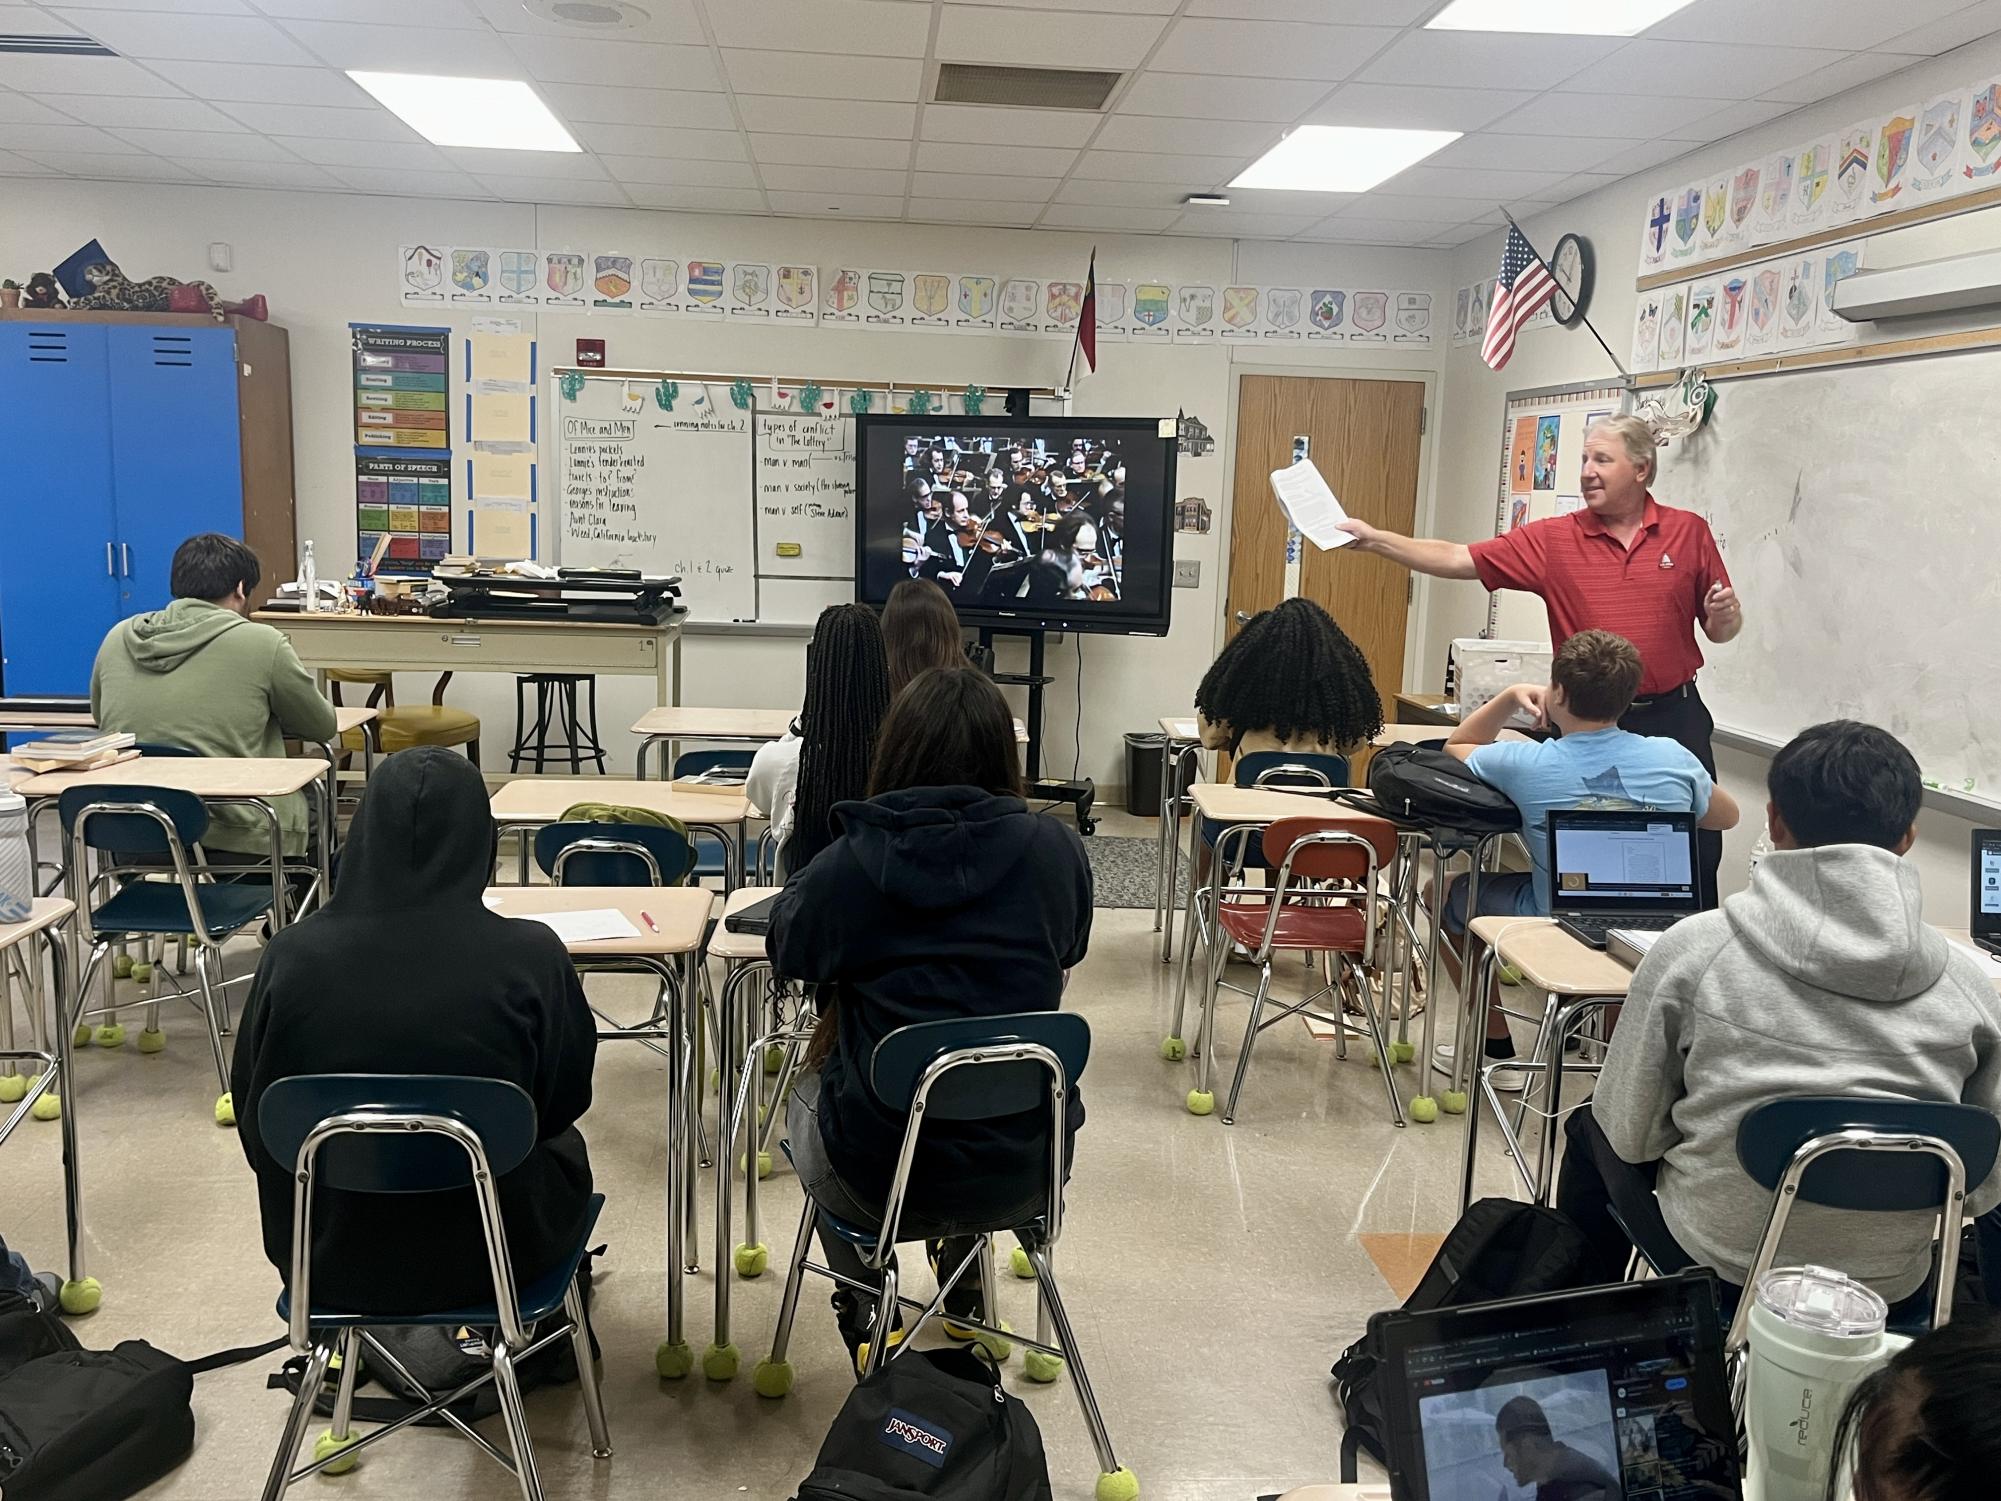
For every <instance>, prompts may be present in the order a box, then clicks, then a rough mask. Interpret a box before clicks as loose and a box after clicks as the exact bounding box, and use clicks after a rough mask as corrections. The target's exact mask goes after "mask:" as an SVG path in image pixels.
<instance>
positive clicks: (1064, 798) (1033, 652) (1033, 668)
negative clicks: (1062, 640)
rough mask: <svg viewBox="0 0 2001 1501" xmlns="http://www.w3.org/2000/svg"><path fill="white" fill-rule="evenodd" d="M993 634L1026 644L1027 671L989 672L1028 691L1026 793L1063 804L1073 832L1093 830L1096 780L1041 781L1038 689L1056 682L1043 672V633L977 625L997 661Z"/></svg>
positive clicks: (982, 641)
mask: <svg viewBox="0 0 2001 1501" xmlns="http://www.w3.org/2000/svg"><path fill="white" fill-rule="evenodd" d="M996 636H1016V637H1019V638H1020V639H1022V640H1024V641H1026V642H1027V643H1028V671H1027V672H1000V671H997V670H996V671H994V673H993V680H994V681H995V682H996V683H1001V684H1004V685H1006V686H1010V687H1022V688H1026V689H1027V690H1028V796H1029V798H1030V800H1031V801H1036V802H1047V803H1067V804H1068V805H1069V806H1070V808H1071V810H1072V811H1073V812H1074V813H1075V814H1076V815H1077V832H1078V833H1080V834H1090V833H1093V832H1095V831H1096V829H1097V827H1098V821H1097V819H1095V818H1093V817H1092V816H1091V804H1092V803H1093V802H1095V801H1096V800H1097V796H1098V786H1097V783H1095V782H1093V781H1092V780H1091V779H1090V778H1089V777H1084V778H1081V779H1080V780H1077V781H1063V780H1053V781H1051V780H1044V778H1043V775H1042V690H1043V689H1044V688H1046V687H1047V686H1048V685H1049V684H1051V683H1053V682H1055V681H1056V679H1055V678H1053V677H1051V676H1049V675H1048V674H1047V673H1045V672H1044V671H1043V633H1042V632H1041V631H1010V630H1001V629H997V628H995V627H992V626H981V627H980V646H981V648H982V649H983V650H984V651H985V652H986V653H987V656H988V658H989V660H996V661H997V659H995V658H994V657H993V645H994V637H996Z"/></svg>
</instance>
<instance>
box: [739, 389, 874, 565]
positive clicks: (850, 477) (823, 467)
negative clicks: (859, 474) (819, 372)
mask: <svg viewBox="0 0 2001 1501" xmlns="http://www.w3.org/2000/svg"><path fill="white" fill-rule="evenodd" d="M756 505H757V545H758V559H757V572H758V574H759V575H760V576H762V577H765V578H773V577H777V578H802V579H819V580H822V581H828V582H832V581H839V582H844V583H845V582H852V580H853V579H854V574H855V424H854V419H853V418H851V417H844V416H843V417H836V416H834V415H832V414H830V413H806V412H759V413H758V414H757V492H756Z"/></svg>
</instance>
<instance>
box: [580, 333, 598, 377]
mask: <svg viewBox="0 0 2001 1501" xmlns="http://www.w3.org/2000/svg"><path fill="white" fill-rule="evenodd" d="M577 363H578V364H579V365H586V366H589V367H590V368H591V369H593V370H602V369H604V340H603V339H579V340H577Z"/></svg>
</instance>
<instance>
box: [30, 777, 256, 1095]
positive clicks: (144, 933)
mask: <svg viewBox="0 0 2001 1501" xmlns="http://www.w3.org/2000/svg"><path fill="white" fill-rule="evenodd" d="M56 807H57V811H58V813H59V814H60V816H61V819H62V827H63V834H64V836H65V837H66V838H67V839H68V840H69V843H70V859H69V874H70V881H71V889H72V893H73V895H74V897H75V900H76V904H77V908H78V910H79V911H80V912H82V913H84V914H85V916H84V919H83V922H82V925H81V927H80V929H79V932H80V933H81V935H82V936H83V937H85V938H87V939H88V940H89V941H90V945H91V949H90V957H89V959H88V960H86V961H85V963H84V965H83V968H82V972H81V974H80V975H79V976H78V979H77V987H76V994H77V1009H76V1014H75V1015H74V1016H73V1017H72V1018H70V1020H69V1022H68V1023H67V1025H70V1026H75V1025H76V1024H78V1023H80V1022H81V1021H83V1020H84V1018H85V1017H87V1016H91V1015H98V1014H102V1013H105V1012H109V1011H110V1010H111V1008H110V1006H109V1005H106V1006H102V1007H99V1008H97V1010H96V1011H92V1010H89V1009H87V1008H86V1004H85V1001H84V997H86V996H88V995H89V994H90V982H91V980H92V978H93V977H94V976H95V974H96V972H97V969H98V966H99V965H101V964H102V963H103V962H104V958H105V956H106V954H108V953H109V952H110V951H111V948H112V946H113V945H114V944H115V943H122V942H125V941H128V940H130V939H133V938H141V939H144V938H185V939H192V940H193V941H194V945H195V980H196V985H197V989H198V992H199V996H200V999H199V1001H198V1002H197V1004H198V1006H199V1008H200V1010H201V1012H202V1016H203V1019H204V1020H205V1021H206V1022H207V1023H208V1040H209V1046H210V1047H211V1048H212V1049H213V1050H214V1052H215V1072H216V1077H217V1078H218V1079H220V1080H221V1082H222V1093H221V1095H220V1096H219V1097H218V1098H217V1100H216V1104H215V1118H216V1121H217V1123H218V1124H220V1125H225V1126H231V1125H234V1124H235V1123H236V1112H235V1108H234V1105H233V1103H232V1101H231V1100H230V1097H229V1058H228V1055H227V1054H226V1053H225V1052H224V1051H223V1046H222V1038H223V1034H224V1033H225V1032H226V1031H227V1030H228V1023H227V1021H226V1020H225V1019H224V1018H225V1013H224V1011H223V1009H222V1002H221V1000H220V998H219V996H218V994H217V991H218V989H219V983H218V978H217V976H218V973H219V967H220V965H221V962H222V946H223V944H224V943H226V942H227V941H228V940H229V939H230V938H232V937H233V936H235V935H236V934H237V933H239V932H241V931H242V930H243V929H244V928H246V927H248V926H249V925H250V924H251V923H254V922H258V921H260V920H262V919H263V918H265V917H268V916H269V915H270V913H271V908H272V889H271V883H270V881H268V880H262V881H260V880H256V879H254V878H253V879H233V880H230V881H227V882H222V883H216V882H211V881H203V880H201V879H199V875H200V872H201V867H200V866H199V865H198V864H197V863H196V862H195V861H194V860H192V859H191V858H190V856H189V853H188V852H189V850H191V849H192V848H193V847H194V846H195V845H197V844H199V843H200V842H201V838H202V836H203V835H204V834H206V833H207V832H208V808H207V807H206V806H205V805H204V804H203V803H202V800H201V799H200V798H198V797H196V796H195V795H194V794H193V793H192V792H182V791H180V790H178V789H176V788H172V787H146V786H136V785H135V786H113V785H105V784H102V783H99V784H94V785H85V786H80V787H70V788H66V789H64V791H63V794H62V796H61V797H60V798H59V799H58V800H57V804H56ZM92 851H96V852H97V853H98V854H99V856H100V862H99V870H98V874H97V877H96V879H95V880H93V879H91V877H90V875H89V869H90V866H89V858H90V854H91V852H92ZM162 857H164V860H165V864H159V863H151V864H146V865H134V864H133V863H132V862H134V861H152V862H157V861H159V860H160V859H161V858H162ZM232 874H235V873H234V872H232ZM134 875H138V876H154V877H159V876H167V875H171V877H172V879H171V881H168V880H158V879H154V880H130V879H125V880H123V884H119V883H120V881H121V878H124V877H130V876H134ZM107 886H108V887H111V888H113V889H112V890H111V892H110V895H109V896H108V898H107V899H106V900H104V901H102V902H99V901H97V900H96V894H97V891H98V889H99V888H100V887H107ZM157 1035H158V1034H157V1031H156V1030H152V1029H149V1031H148V1032H147V1033H146V1034H144V1035H142V1036H141V1038H140V1046H141V1047H142V1048H147V1038H148V1037H157ZM148 1050H149V1051H151V1049H150V1048H149V1049H148Z"/></svg>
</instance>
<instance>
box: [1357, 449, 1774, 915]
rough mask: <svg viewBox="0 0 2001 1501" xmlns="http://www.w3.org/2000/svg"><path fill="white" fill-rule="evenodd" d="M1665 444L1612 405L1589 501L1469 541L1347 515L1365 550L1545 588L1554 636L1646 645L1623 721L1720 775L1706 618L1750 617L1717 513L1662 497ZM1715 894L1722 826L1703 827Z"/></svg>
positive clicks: (1594, 454)
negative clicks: (1653, 487)
mask: <svg viewBox="0 0 2001 1501" xmlns="http://www.w3.org/2000/svg"><path fill="white" fill-rule="evenodd" d="M1657 452H1658V450H1657V448H1656V445H1655V443H1654V435H1653V431H1652V429H1650V428H1649V427H1648V426H1647V425H1646V423H1644V422H1642V421H1641V420H1640V419H1639V418H1637V417H1629V416H1620V417H1601V418H1600V419H1599V420H1598V421H1596V422H1594V423H1592V424H1591V426H1590V428H1589V429H1588V430H1587V431H1586V432H1585V434H1584V474H1583V478H1582V481H1581V487H1582V489H1583V492H1584V509H1583V510H1581V511H1573V512H1572V513H1570V514H1569V515H1568V516H1552V517H1548V518H1546V519H1545V520H1542V521H1531V522H1529V523H1528V524H1527V525H1525V526H1518V527H1515V528H1514V529H1513V530H1511V531H1507V532H1504V533H1502V534H1501V535H1500V536H1498V537H1489V538H1486V539H1484V540H1482V541H1479V542H1475V543H1472V544H1470V545H1468V544H1466V543H1463V542H1443V541H1438V540H1436V539H1432V538H1415V537H1404V536H1399V535H1398V534H1396V533H1395V532H1385V531H1380V530H1378V529H1377V528H1375V527H1372V526H1370V525H1369V524H1368V523H1367V522H1364V521H1357V520H1355V519H1353V518H1352V517H1351V518H1350V519H1349V520H1347V521H1344V522H1342V523H1341V525H1342V526H1343V527H1344V528H1346V529H1347V530H1348V531H1350V532H1353V533H1354V535H1355V545H1356V546H1358V547H1360V548H1361V549H1362V550H1363V551H1364V552H1372V553H1377V554H1380V555H1381V556H1383V557H1386V558H1388V559H1390V560H1391V561H1392V562H1395V563H1401V564H1402V565H1403V566H1404V567H1406V568H1411V569H1415V570H1416V571H1417V572H1419V573H1428V574H1431V575H1433V576H1434V577H1437V578H1447V579H1478V580H1479V581H1480V582H1481V583H1482V584H1484V585H1486V586H1487V588H1489V589H1521V590H1525V591H1526V592H1528V593H1530V594H1539V595H1541V596H1542V600H1543V603H1544V605H1545V606H1546V607H1547V608H1548V610H1549V637H1550V640H1551V641H1552V642H1553V643H1555V644H1557V645H1559V646H1560V645H1562V644H1563V642H1565V641H1567V640H1569V639H1570V637H1572V636H1573V635H1575V634H1576V633H1577V632H1579V631H1582V630H1589V629H1598V630H1606V631H1612V632H1615V633H1617V634H1618V635H1621V636H1624V637H1625V638H1626V639H1627V640H1628V641H1631V642H1632V643H1633V645H1634V646H1636V647H1638V648H1639V652H1640V661H1641V662H1642V664H1644V668H1645V671H1644V674H1643V676H1642V677H1641V679H1640V696H1639V697H1638V698H1637V699H1635V700H1634V701H1633V707H1632V708H1631V710H1629V711H1628V712H1627V714H1626V717H1625V718H1623V719H1622V720H1620V721H1619V724H1620V727H1621V728H1622V729H1627V730H1631V731H1632V732H1633V733H1634V734H1637V735H1665V736H1666V737H1668V738H1669V739H1671V740H1678V741H1680V742H1681V743H1682V744H1683V745H1685V746H1687V747H1688V748H1689V750H1691V751H1692V752H1694V754H1695V756H1696V758H1697V759H1698V760H1699V761H1701V762H1702V764H1703V766H1704V767H1705V768H1706V769H1707V770H1708V772H1709V774H1710V775H1711V776H1712V777H1713V776H1715V775H1716V752H1715V751H1714V749H1712V748H1711V746H1710V735H1711V734H1712V733H1713V732H1714V730H1715V728H1716V722H1715V721H1714V720H1713V719H1711V718H1710V717H1709V710H1708V709H1707V708H1705V707H1704V706H1703V702H1702V696H1701V694H1699V693H1697V692H1696V688H1695V674H1696V670H1697V669H1698V668H1700V667H1701V666H1702V651H1701V648H1699V647H1698V646H1697V645H1696V641H1695V628H1696V627H1697V626H1698V625H1699V626H1701V627H1702V633H1703V634H1704V635H1705V636H1707V637H1708V638H1709V639H1710V640H1711V641H1715V642H1719V643H1720V642H1724V641H1728V640H1730V639H1731V638H1732V637H1734V636H1735V635H1736V634H1737V633H1738V632H1739V631H1740V630H1742V629H1743V628H1744V612H1743V608H1742V607H1741V606H1740V605H1739V604H1738V602H1737V593H1736V591H1735V590H1734V589H1732V588H1731V586H1730V575H1729V574H1728V573H1727V572H1726V571H1725V570H1724V567H1723V558H1722V556H1721V555H1720V554H1719V553H1718V552H1717V550H1716V539H1715V538H1714V537H1713V536H1711V535H1710V531H1709V524H1708V523H1707V522H1705V521H1704V520H1703V519H1702V518H1701V517H1700V516H1698V515H1696V514H1695V513H1694V512H1693V511H1678V510H1676V509H1674V508H1673V507H1672V506H1664V505H1660V504H1658V503H1657V502H1656V501H1655V500H1654V498H1653V496H1652V495H1651V494H1649V493H1648V491H1647V486H1648V485H1649V484H1651V483H1652V482H1653V478H1654V471H1655V468H1656V454H1657ZM1701 841H1702V844H1701V854H1702V863H1703V866H1704V869H1705V875H1706V880H1707V885H1706V887H1705V897H1706V901H1707V903H1708V904H1709V905H1714V903H1715V900H1716V868H1717V866H1718V864H1720V863H1721V861H1722V858H1723V836H1722V835H1721V834H1719V833H1715V832H1713V831H1708V830H1705V831H1703V832H1702V834H1701Z"/></svg>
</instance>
